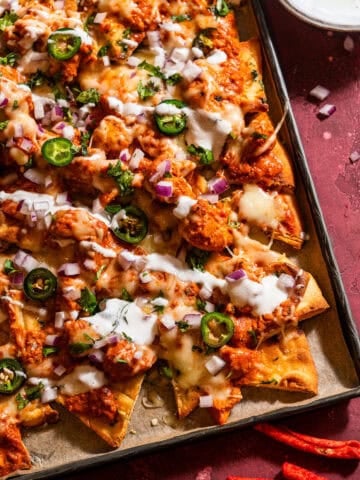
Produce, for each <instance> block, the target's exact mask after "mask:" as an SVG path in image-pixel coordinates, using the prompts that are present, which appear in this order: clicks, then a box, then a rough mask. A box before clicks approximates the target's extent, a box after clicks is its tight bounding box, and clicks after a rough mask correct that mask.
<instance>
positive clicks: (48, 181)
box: [44, 175, 52, 187]
mask: <svg viewBox="0 0 360 480" xmlns="http://www.w3.org/2000/svg"><path fill="white" fill-rule="evenodd" d="M51 184H52V178H51V176H50V175H47V176H46V177H45V180H44V185H45V187H50V185H51Z"/></svg>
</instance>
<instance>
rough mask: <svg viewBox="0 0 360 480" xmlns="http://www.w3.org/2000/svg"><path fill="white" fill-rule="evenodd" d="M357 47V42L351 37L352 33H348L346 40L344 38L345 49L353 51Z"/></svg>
mask: <svg viewBox="0 0 360 480" xmlns="http://www.w3.org/2000/svg"><path fill="white" fill-rule="evenodd" d="M354 48H355V42H354V40H353V39H352V38H351V37H350V35H346V37H345V40H344V49H345V50H346V51H347V52H352V51H353V50H354Z"/></svg>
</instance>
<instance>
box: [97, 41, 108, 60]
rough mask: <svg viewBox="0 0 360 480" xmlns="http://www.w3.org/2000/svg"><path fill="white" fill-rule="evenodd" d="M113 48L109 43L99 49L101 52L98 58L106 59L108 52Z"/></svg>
mask: <svg viewBox="0 0 360 480" xmlns="http://www.w3.org/2000/svg"><path fill="white" fill-rule="evenodd" d="M110 47H111V44H110V43H107V44H106V45H103V46H102V47H101V48H99V51H98V53H97V56H98V57H99V58H101V57H105V56H106V55H107V54H108V52H109V48H110Z"/></svg>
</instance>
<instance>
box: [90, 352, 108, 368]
mask: <svg viewBox="0 0 360 480" xmlns="http://www.w3.org/2000/svg"><path fill="white" fill-rule="evenodd" d="M104 357H105V353H104V352H103V351H102V350H94V351H93V352H91V353H90V354H89V356H88V358H89V360H90V362H92V363H95V364H96V365H98V364H100V363H102V362H103V361H104Z"/></svg>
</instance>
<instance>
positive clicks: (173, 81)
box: [165, 73, 183, 85]
mask: <svg viewBox="0 0 360 480" xmlns="http://www.w3.org/2000/svg"><path fill="white" fill-rule="evenodd" d="M182 79H183V77H182V76H181V75H180V73H174V74H173V75H170V77H166V78H165V82H166V83H167V84H168V85H177V84H178V83H180V82H181V80H182Z"/></svg>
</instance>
